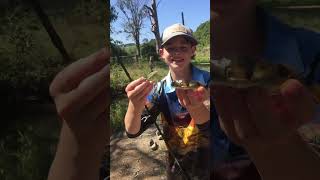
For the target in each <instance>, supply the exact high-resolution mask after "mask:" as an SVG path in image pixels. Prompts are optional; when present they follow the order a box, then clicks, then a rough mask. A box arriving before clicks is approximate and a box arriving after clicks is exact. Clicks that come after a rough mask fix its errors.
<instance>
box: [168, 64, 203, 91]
mask: <svg viewBox="0 0 320 180" xmlns="http://www.w3.org/2000/svg"><path fill="white" fill-rule="evenodd" d="M191 73H192V76H191V79H192V80H194V81H198V82H200V83H201V84H206V82H205V78H204V74H203V73H202V71H201V70H200V69H199V68H197V67H195V66H194V65H191ZM164 80H165V87H164V92H165V93H172V92H174V91H175V87H173V86H172V85H171V84H172V78H171V74H170V71H169V72H168V74H167V76H166V77H165V78H164Z"/></svg>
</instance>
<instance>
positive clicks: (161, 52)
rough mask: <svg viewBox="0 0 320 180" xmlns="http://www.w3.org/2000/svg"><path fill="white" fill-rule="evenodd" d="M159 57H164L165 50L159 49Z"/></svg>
mask: <svg viewBox="0 0 320 180" xmlns="http://www.w3.org/2000/svg"><path fill="white" fill-rule="evenodd" d="M159 55H160V56H161V57H162V55H163V48H160V49H159Z"/></svg>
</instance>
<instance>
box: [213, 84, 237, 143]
mask: <svg viewBox="0 0 320 180" xmlns="http://www.w3.org/2000/svg"><path fill="white" fill-rule="evenodd" d="M230 91H231V90H230V88H227V87H222V86H215V87H214V88H213V91H212V93H214V101H215V107H216V108H217V112H218V114H219V121H220V126H221V128H222V129H223V130H224V132H225V133H226V134H227V135H228V137H229V138H230V139H232V141H233V142H234V143H240V140H239V138H238V135H237V134H236V131H235V127H234V123H233V120H232V115H231V110H230V103H232V102H233V97H232V95H230V94H231V93H230Z"/></svg>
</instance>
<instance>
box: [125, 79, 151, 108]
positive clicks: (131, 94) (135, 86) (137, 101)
mask: <svg viewBox="0 0 320 180" xmlns="http://www.w3.org/2000/svg"><path fill="white" fill-rule="evenodd" d="M152 88H153V82H151V81H148V80H146V79H145V78H144V77H141V78H139V79H137V80H134V81H132V82H131V83H129V84H128V85H127V87H126V93H127V96H128V99H129V105H130V104H131V105H133V108H134V110H136V111H137V112H141V111H142V110H143V108H144V105H145V104H146V101H147V96H148V94H149V93H150V91H151V90H152Z"/></svg>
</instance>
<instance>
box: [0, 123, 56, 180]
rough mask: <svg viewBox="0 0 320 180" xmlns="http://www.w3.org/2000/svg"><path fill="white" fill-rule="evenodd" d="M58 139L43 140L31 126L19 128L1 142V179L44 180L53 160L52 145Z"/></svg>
mask: <svg viewBox="0 0 320 180" xmlns="http://www.w3.org/2000/svg"><path fill="white" fill-rule="evenodd" d="M55 143H56V139H43V137H41V136H39V135H38V134H36V133H35V129H34V128H33V127H32V126H31V125H24V126H21V127H19V129H17V130H16V131H14V133H11V134H9V135H7V136H6V137H5V138H3V139H1V140H0V179H2V180H16V179H24V180H42V179H44V178H45V177H46V176H47V173H48V170H49V167H50V163H51V161H52V159H53V154H54V149H53V147H52V144H55Z"/></svg>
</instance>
